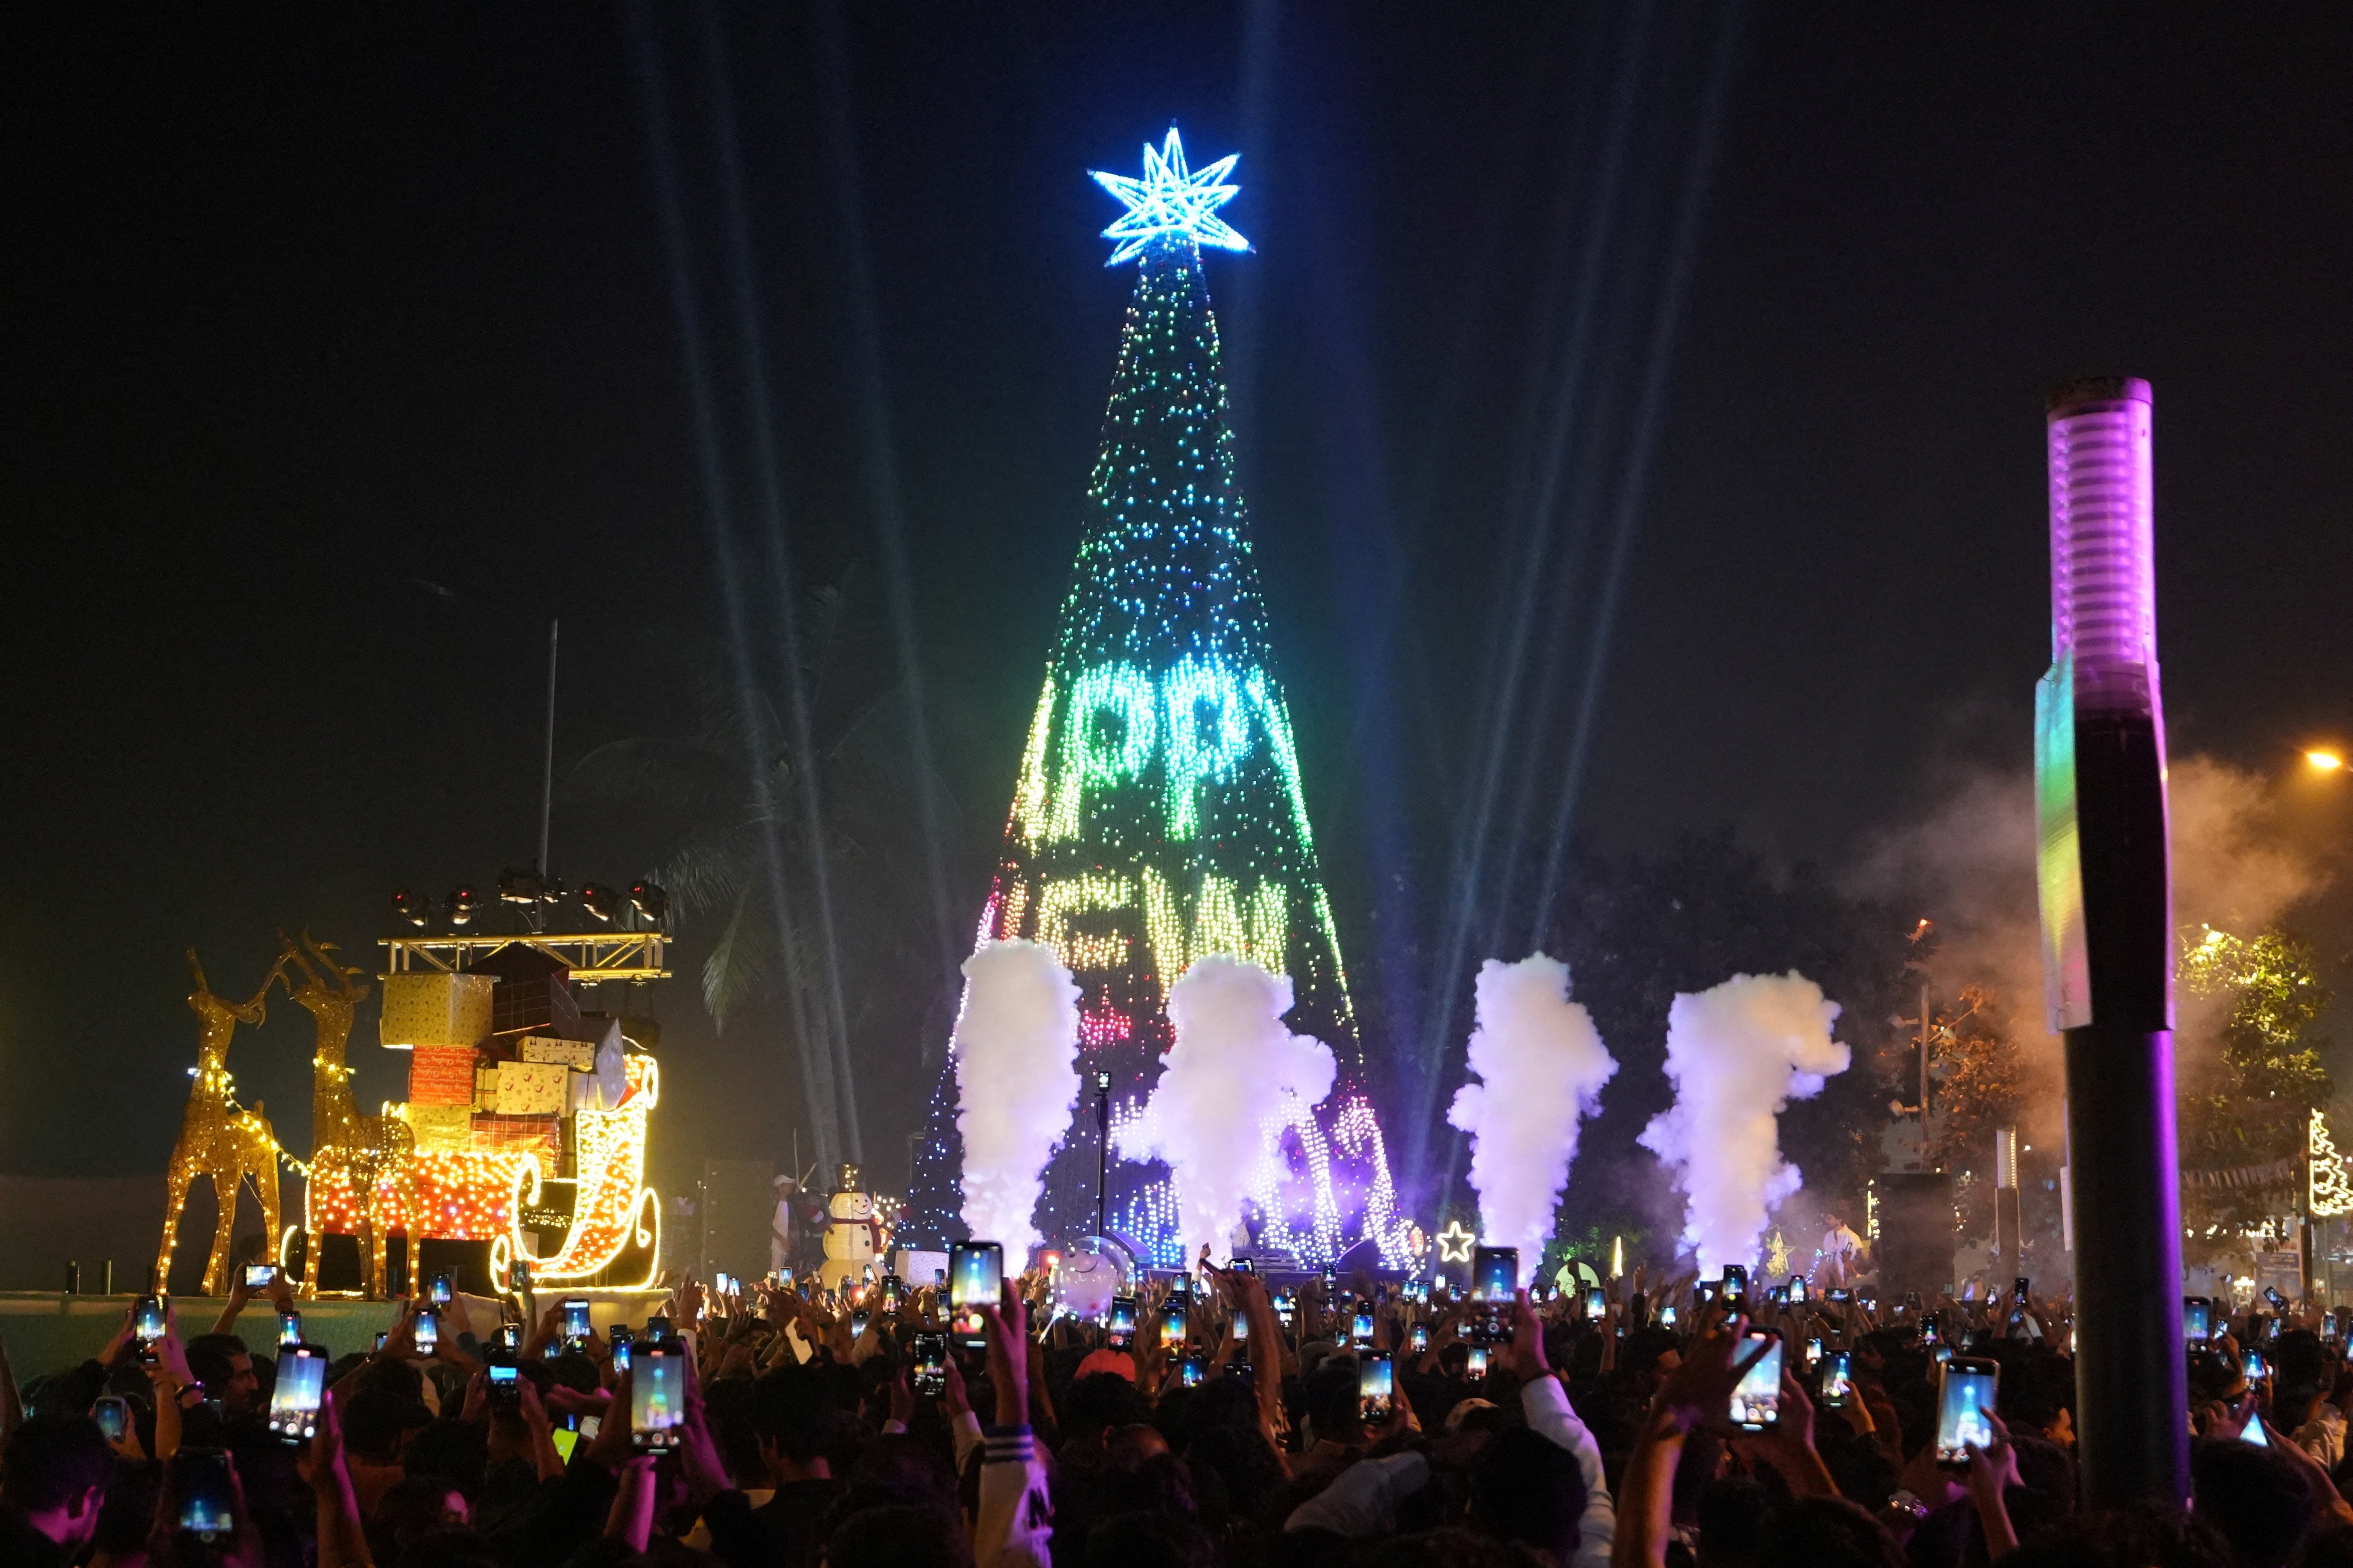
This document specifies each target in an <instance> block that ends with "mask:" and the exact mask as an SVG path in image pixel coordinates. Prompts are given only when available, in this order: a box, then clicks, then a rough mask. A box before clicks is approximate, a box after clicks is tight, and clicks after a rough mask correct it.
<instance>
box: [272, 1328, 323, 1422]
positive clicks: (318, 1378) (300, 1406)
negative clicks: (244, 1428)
mask: <svg viewBox="0 0 2353 1568" xmlns="http://www.w3.org/2000/svg"><path fill="white" fill-rule="evenodd" d="M326 1388H327V1352H326V1351H325V1349H324V1348H323V1347H322V1346H319V1345H295V1346H293V1347H292V1348H291V1349H290V1350H289V1351H287V1352H286V1353H285V1354H284V1355H281V1356H280V1357H279V1358H278V1384H277V1386H276V1387H275V1388H273V1389H271V1390H270V1394H269V1429H270V1430H271V1431H272V1432H275V1433H276V1434H277V1435H278V1440H279V1441H280V1442H281V1443H290V1444H293V1445H295V1446H297V1447H300V1446H301V1445H302V1444H304V1443H307V1442H309V1441H310V1440H311V1436H313V1435H314V1434H316V1433H317V1431H318V1430H319V1396H320V1395H321V1394H324V1393H325V1392H326Z"/></svg>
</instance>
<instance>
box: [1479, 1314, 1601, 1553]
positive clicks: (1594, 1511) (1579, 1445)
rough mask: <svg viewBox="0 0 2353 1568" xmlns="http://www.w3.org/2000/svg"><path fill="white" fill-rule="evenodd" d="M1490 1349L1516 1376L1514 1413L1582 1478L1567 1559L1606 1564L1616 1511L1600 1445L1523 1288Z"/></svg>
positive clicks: (1542, 1324) (1542, 1323)
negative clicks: (1550, 1356)
mask: <svg viewBox="0 0 2353 1568" xmlns="http://www.w3.org/2000/svg"><path fill="white" fill-rule="evenodd" d="M1496 1353H1497V1354H1498V1355H1500V1356H1501V1357H1502V1358H1503V1360H1504V1366H1505V1368H1506V1369H1508V1370H1509V1371H1510V1372H1511V1373H1512V1374H1513V1375H1514V1377H1516V1378H1518V1379H1519V1380H1520V1412H1521V1414H1522V1415H1524V1416H1525V1418H1526V1420H1527V1424H1528V1429H1529V1430H1530V1431H1532V1432H1534V1433H1535V1434H1536V1435H1537V1436H1540V1437H1542V1438H1544V1439H1545V1440H1546V1442H1549V1443H1551V1444H1552V1445H1553V1446H1554V1447H1559V1448H1564V1449H1567V1452H1568V1454H1569V1457H1570V1458H1574V1459H1575V1460H1576V1461H1577V1474H1578V1475H1580V1476H1582V1477H1584V1479H1585V1511H1584V1513H1583V1514H1582V1515H1581V1516H1580V1517H1579V1518H1578V1520H1577V1555H1576V1557H1575V1558H1574V1559H1573V1561H1574V1562H1576V1563H1581V1564H1601V1563H1609V1561H1610V1554H1611V1551H1612V1547H1613V1543H1614V1542H1615V1540H1616V1536H1617V1531H1618V1515H1617V1509H1616V1506H1615V1505H1614V1504H1613V1503H1612V1502H1611V1501H1610V1500H1609V1485H1608V1483H1607V1481H1606V1480H1605V1479H1603V1477H1602V1472H1601V1446H1600V1445H1599V1443H1597V1442H1595V1441H1594V1439H1593V1434H1592V1433H1591V1432H1589V1431H1588V1430H1587V1429H1586V1426H1585V1423H1584V1422H1583V1421H1581V1420H1579V1419H1578V1418H1577V1412H1576V1410H1575V1409H1573V1408H1572V1407H1571V1406H1570V1405H1569V1403H1568V1391H1567V1389H1566V1388H1564V1387H1563V1386H1562V1384H1561V1378H1560V1374H1559V1373H1558V1372H1556V1370H1554V1368H1553V1366H1552V1364H1551V1363H1550V1362H1549V1361H1547V1360H1546V1357H1545V1346H1544V1320H1543V1319H1542V1318H1541V1317H1539V1316H1538V1315H1537V1313H1536V1310H1535V1307H1534V1306H1532V1305H1530V1304H1529V1301H1528V1293H1527V1292H1526V1291H1525V1290H1521V1291H1518V1292H1516V1293H1515V1294H1514V1298H1513V1305H1512V1317H1511V1337H1510V1340H1509V1342H1507V1343H1505V1344H1504V1345H1502V1346H1499V1347H1497V1349H1496Z"/></svg>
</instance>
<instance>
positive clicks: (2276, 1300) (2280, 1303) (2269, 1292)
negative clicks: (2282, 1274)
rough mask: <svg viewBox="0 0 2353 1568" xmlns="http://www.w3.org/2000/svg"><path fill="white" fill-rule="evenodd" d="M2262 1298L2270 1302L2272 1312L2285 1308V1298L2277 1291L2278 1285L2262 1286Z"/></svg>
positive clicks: (2284, 1309) (2282, 1310) (2281, 1310)
mask: <svg viewBox="0 0 2353 1568" xmlns="http://www.w3.org/2000/svg"><path fill="white" fill-rule="evenodd" d="M2263 1300H2266V1301H2269V1302H2270V1303H2271V1304H2272V1310H2273V1311H2274V1312H2284V1311H2286V1310H2287V1298H2286V1297H2284V1296H2283V1295H2281V1294H2280V1293H2279V1287H2278V1286H2276V1285H2266V1286H2264V1287H2263Z"/></svg>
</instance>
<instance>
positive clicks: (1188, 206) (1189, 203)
mask: <svg viewBox="0 0 2353 1568" xmlns="http://www.w3.org/2000/svg"><path fill="white" fill-rule="evenodd" d="M1240 161H1241V154H1240V153H1228V154H1227V155H1226V156H1225V157H1222V158H1220V159H1219V160H1218V161H1217V162H1216V163H1212V164H1210V165H1209V166H1208V168H1206V169H1202V170H1200V171H1198V172H1195V171H1191V170H1188V169H1187V168H1186V167H1185V143H1184V142H1183V141H1182V140H1181V139H1180V138H1179V137H1178V136H1177V134H1176V127H1175V126H1174V125H1172V126H1170V127H1169V128H1168V140H1167V141H1166V142H1164V143H1162V144H1161V146H1160V147H1159V148H1158V149H1157V150H1155V148H1154V147H1153V145H1152V143H1151V142H1145V144H1144V178H1142V179H1140V180H1132V179H1130V178H1128V177H1127V176H1126V175H1125V174H1104V173H1103V171H1102V170H1100V169H1096V170H1091V171H1089V172H1090V173H1091V174H1093V176H1094V181H1095V184H1099V185H1101V186H1102V187H1103V189H1104V190H1107V191H1109V192H1110V193H1111V194H1112V195H1114V196H1117V197H1118V198H1119V199H1120V200H1121V201H1122V202H1124V203H1125V204H1126V205H1127V210H1126V211H1125V212H1124V213H1122V214H1120V215H1119V218H1118V220H1117V221H1116V222H1114V223H1113V225H1112V226H1110V227H1109V228H1107V229H1105V230H1103V237H1104V238H1105V239H1115V240H1117V241H1119V246H1118V247H1117V248H1116V249H1114V250H1113V252H1112V253H1111V259H1110V260H1109V261H1106V262H1104V263H1103V265H1104V266H1106V267H1116V266H1118V265H1119V264H1120V263H1121V262H1123V261H1128V260H1132V259H1134V258H1135V257H1137V256H1140V255H1142V254H1143V253H1144V247H1145V246H1147V245H1150V244H1151V243H1152V242H1153V241H1154V240H1155V239H1157V238H1159V237H1161V236H1162V235H1164V234H1181V235H1186V236H1189V237H1191V238H1192V239H1193V241H1194V242H1195V243H1196V244H1199V245H1214V246H1217V247H1220V248H1222V249H1226V250H1248V249H1249V248H1250V241H1249V240H1247V239H1244V238H1243V237H1241V236H1240V234H1238V233H1236V232H1235V231H1234V226H1232V225H1231V224H1229V223H1228V222H1227V221H1226V220H1225V219H1223V218H1221V217H1219V216H1218V209H1219V207H1221V206H1224V205H1226V204H1227V203H1228V202H1229V201H1232V200H1233V199H1234V195H1235V194H1236V193H1237V192H1239V191H1240V189H1241V187H1240V185H1229V184H1225V183H1224V181H1225V178H1226V176H1227V175H1228V174H1232V173H1233V172H1234V165H1235V164H1236V163H1240Z"/></svg>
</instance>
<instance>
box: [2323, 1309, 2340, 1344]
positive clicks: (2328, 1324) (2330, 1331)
mask: <svg viewBox="0 0 2353 1568" xmlns="http://www.w3.org/2000/svg"><path fill="white" fill-rule="evenodd" d="M2320 1337H2321V1338H2322V1339H2324V1340H2333V1339H2335V1338H2336V1337H2337V1314H2336V1313H2335V1312H2334V1311H2327V1312H2323V1313H2321V1314H2320Z"/></svg>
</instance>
